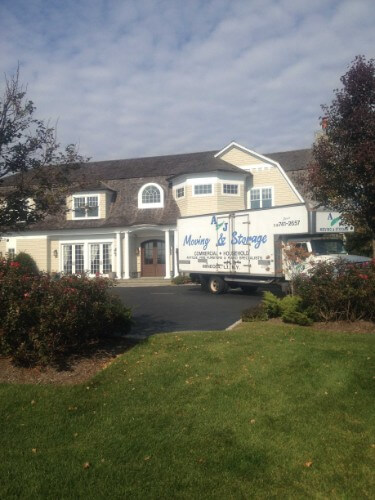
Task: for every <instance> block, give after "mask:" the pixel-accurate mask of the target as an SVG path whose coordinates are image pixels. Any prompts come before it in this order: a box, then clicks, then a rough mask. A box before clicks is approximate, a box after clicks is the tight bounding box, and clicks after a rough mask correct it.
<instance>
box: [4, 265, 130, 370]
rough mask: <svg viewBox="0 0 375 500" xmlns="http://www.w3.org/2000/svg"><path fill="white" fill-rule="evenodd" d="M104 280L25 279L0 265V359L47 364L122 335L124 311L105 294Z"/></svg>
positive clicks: (27, 276)
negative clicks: (106, 337)
mask: <svg viewBox="0 0 375 500" xmlns="http://www.w3.org/2000/svg"><path fill="white" fill-rule="evenodd" d="M110 286H111V282H110V280H107V279H105V278H94V279H89V278H87V277H86V276H64V277H62V278H61V279H59V280H54V279H52V278H51V277H50V276H49V275H47V274H43V273H39V274H34V275H30V274H25V273H24V271H23V269H22V266H21V265H20V264H19V263H18V262H15V261H6V260H0V318H1V323H0V353H1V354H3V355H9V356H11V357H12V359H13V360H14V361H15V362H16V363H18V364H23V365H32V364H36V363H38V364H53V363H54V362H56V361H57V360H59V359H61V358H62V357H63V356H67V355H70V354H72V353H74V352H77V351H79V350H80V349H81V348H82V347H83V346H86V345H89V344H92V343H95V342H97V341H98V340H99V339H100V338H101V337H103V336H105V335H111V334H113V333H117V332H121V333H126V332H128V331H129V330H130V327H131V323H132V321H131V313H130V310H129V309H127V308H126V307H124V306H123V305H122V304H121V302H120V301H119V299H118V298H117V297H114V296H113V295H111V294H110V293H109V291H108V289H109V287H110Z"/></svg>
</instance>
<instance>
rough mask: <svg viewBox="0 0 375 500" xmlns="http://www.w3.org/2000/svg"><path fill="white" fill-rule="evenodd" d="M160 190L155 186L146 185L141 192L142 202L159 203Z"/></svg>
mask: <svg viewBox="0 0 375 500" xmlns="http://www.w3.org/2000/svg"><path fill="white" fill-rule="evenodd" d="M160 200H161V196H160V191H159V189H158V188H157V187H156V186H147V187H145V188H144V190H143V192H142V203H146V204H154V203H160Z"/></svg>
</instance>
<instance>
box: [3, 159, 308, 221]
mask: <svg viewBox="0 0 375 500" xmlns="http://www.w3.org/2000/svg"><path fill="white" fill-rule="evenodd" d="M215 154H216V151H205V152H200V153H188V154H179V155H168V156H156V157H147V158H134V159H129V160H109V161H99V162H89V163H86V164H84V165H83V166H82V167H80V168H79V169H77V170H74V171H72V172H71V174H70V176H71V179H72V186H75V187H76V186H79V187H80V188H81V190H87V189H94V188H96V189H106V190H108V192H109V193H110V194H109V196H111V198H112V202H111V203H110V209H109V213H108V214H107V217H106V218H105V219H91V220H66V216H65V213H63V214H60V215H58V216H50V217H47V218H46V219H45V220H44V221H42V222H39V223H37V224H35V225H33V227H32V228H30V229H32V230H57V229H89V228H101V227H123V226H134V225H142V224H148V225H171V224H175V223H176V219H177V218H178V217H179V215H180V214H179V209H178V206H177V204H176V202H175V200H174V198H173V196H172V193H171V187H170V183H169V179H171V178H173V177H176V176H178V175H182V174H188V173H190V174H192V173H200V172H212V171H226V172H242V173H244V171H243V170H242V169H239V168H238V167H236V166H234V165H231V164H229V163H227V162H226V161H224V160H222V159H220V158H215ZM264 156H267V157H269V158H270V159H272V160H274V161H277V162H278V163H280V165H281V166H282V167H283V168H284V170H285V171H286V172H288V175H289V176H290V177H291V178H292V179H293V181H294V182H295V183H296V184H297V187H299V186H298V179H297V177H298V176H296V175H295V174H296V173H297V172H298V171H300V172H301V171H302V172H303V170H304V169H306V167H307V166H308V163H309V161H310V159H311V150H309V149H301V150H297V151H285V152H280V153H270V154H265V155H264ZM56 168H57V167H56ZM151 179H152V181H153V182H156V183H157V184H159V185H160V186H162V187H163V189H164V193H165V204H164V207H163V208H155V209H139V208H138V192H139V190H140V188H141V187H142V186H143V185H144V184H146V183H147V182H150V180H151ZM11 180H12V179H11V178H7V179H4V184H3V189H4V188H5V186H6V185H8V186H9V185H11V184H12V182H11ZM111 191H113V192H112V193H111Z"/></svg>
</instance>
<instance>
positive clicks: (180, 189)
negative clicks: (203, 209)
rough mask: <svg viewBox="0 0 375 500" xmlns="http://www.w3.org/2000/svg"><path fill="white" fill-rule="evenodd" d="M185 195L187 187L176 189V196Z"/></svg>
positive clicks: (181, 196)
mask: <svg viewBox="0 0 375 500" xmlns="http://www.w3.org/2000/svg"><path fill="white" fill-rule="evenodd" d="M184 196H185V188H184V187H180V188H177V189H176V198H183V197H184Z"/></svg>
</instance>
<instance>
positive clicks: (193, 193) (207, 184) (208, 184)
mask: <svg viewBox="0 0 375 500" xmlns="http://www.w3.org/2000/svg"><path fill="white" fill-rule="evenodd" d="M196 186H211V193H202V194H195V188H196ZM192 191H193V192H192V195H193V196H195V197H196V198H198V197H202V196H214V194H215V193H214V191H215V190H214V184H213V183H212V182H196V183H194V184H193V190H192Z"/></svg>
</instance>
